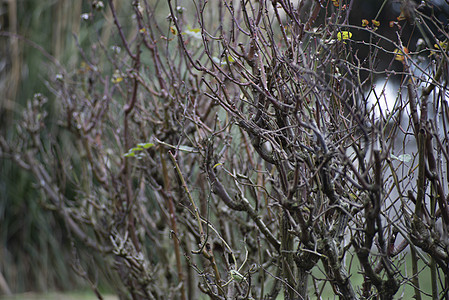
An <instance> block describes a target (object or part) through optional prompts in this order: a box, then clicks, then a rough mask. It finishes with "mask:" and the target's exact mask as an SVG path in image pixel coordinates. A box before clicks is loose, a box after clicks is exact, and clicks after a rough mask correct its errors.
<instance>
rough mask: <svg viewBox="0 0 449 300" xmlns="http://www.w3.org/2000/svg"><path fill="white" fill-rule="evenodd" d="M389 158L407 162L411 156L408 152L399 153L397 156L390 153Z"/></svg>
mask: <svg viewBox="0 0 449 300" xmlns="http://www.w3.org/2000/svg"><path fill="white" fill-rule="evenodd" d="M391 158H393V159H396V160H399V161H402V162H409V161H411V160H412V156H411V155H410V154H401V155H399V156H396V155H394V154H391Z"/></svg>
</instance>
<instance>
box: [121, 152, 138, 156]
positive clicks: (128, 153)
mask: <svg viewBox="0 0 449 300" xmlns="http://www.w3.org/2000/svg"><path fill="white" fill-rule="evenodd" d="M123 156H124V157H134V156H136V154H135V153H134V151H130V152H127V153H125V155H123Z"/></svg>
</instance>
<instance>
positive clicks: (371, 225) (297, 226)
mask: <svg viewBox="0 0 449 300" xmlns="http://www.w3.org/2000/svg"><path fill="white" fill-rule="evenodd" d="M97 2H98V1H97ZM337 2H338V1H335V3H337ZM167 3H168V6H167V7H166V8H164V7H158V6H155V5H152V4H150V3H149V2H147V1H140V2H138V1H135V2H133V7H134V19H133V20H132V22H133V26H129V25H128V26H127V27H128V28H127V29H125V28H124V26H123V24H124V22H125V21H124V20H122V19H121V18H120V16H119V15H118V14H119V12H118V11H116V10H115V8H114V6H113V1H109V6H108V7H107V9H108V10H109V9H110V10H111V12H112V14H111V15H112V18H113V20H114V23H115V33H116V35H117V38H118V39H119V40H120V43H119V44H117V45H115V46H114V47H113V48H108V47H107V45H103V44H101V43H97V44H95V45H93V46H92V48H91V49H81V48H80V51H81V54H82V56H83V59H84V63H83V64H82V65H81V66H80V67H79V69H78V70H74V71H73V72H62V71H61V73H59V74H58V75H57V76H56V80H55V81H54V82H53V83H52V87H53V89H54V92H55V95H56V96H57V97H56V98H57V100H58V102H59V106H60V107H59V109H60V119H59V120H58V128H57V130H54V129H53V130H49V128H50V127H49V124H47V123H46V121H45V105H44V103H45V101H44V100H45V98H44V97H43V96H41V95H37V96H36V97H35V99H33V100H32V101H31V102H30V105H29V106H28V108H27V109H26V111H25V112H24V118H23V122H22V123H21V124H20V126H19V131H18V143H19V148H17V147H14V148H13V147H12V145H11V144H10V143H9V142H7V141H5V140H4V139H3V138H2V139H1V140H0V141H1V149H2V152H1V154H2V156H5V157H9V158H11V159H13V160H14V161H15V162H17V163H18V164H19V165H20V166H21V167H23V168H25V169H27V170H29V171H30V172H31V173H32V174H33V175H34V176H35V178H36V182H37V183H38V185H39V188H40V189H41V190H42V191H43V192H44V193H45V195H46V196H47V199H48V201H47V202H46V203H43V205H44V206H45V207H47V208H49V209H52V210H54V211H55V213H57V214H59V215H60V216H61V217H62V218H63V219H64V220H65V222H66V225H67V230H68V232H70V234H71V235H73V238H74V241H76V242H77V243H80V242H81V243H83V244H84V245H86V246H88V247H89V248H91V249H92V250H94V251H98V252H100V253H102V254H103V255H104V258H105V260H104V263H105V264H107V266H108V268H109V272H111V273H114V272H115V274H116V275H118V277H119V278H120V279H116V280H117V289H118V291H119V293H120V295H121V297H123V298H128V297H131V298H133V299H166V298H180V299H187V298H189V299H197V298H198V297H200V296H199V294H200V293H204V294H206V295H208V296H209V297H210V298H211V299H234V298H238V299H255V298H258V299H275V298H276V297H277V296H278V295H279V294H280V293H283V295H284V298H285V299H308V298H309V297H312V295H313V297H317V298H319V297H322V296H323V291H324V290H328V291H332V292H333V293H334V294H335V295H338V296H340V297H341V298H342V299H360V298H364V299H365V298H366V299H368V298H373V297H378V298H381V299H392V298H393V296H394V295H401V294H402V293H404V289H401V286H413V288H414V289H415V296H416V297H417V298H419V297H421V295H422V296H424V295H428V294H431V295H432V296H433V297H434V298H435V299H437V298H439V297H444V295H447V293H448V286H449V281H448V280H449V278H448V276H449V274H448V264H449V248H448V247H449V242H448V240H449V239H448V235H447V231H448V225H449V211H448V207H447V205H448V188H447V186H448V185H447V182H448V178H447V174H448V173H447V166H448V163H447V162H448V157H447V155H448V154H447V153H448V144H447V143H448V142H447V141H448V130H447V128H446V126H447V121H448V117H449V115H448V105H447V89H446V77H445V75H443V74H444V73H445V72H446V69H447V61H448V60H447V50H448V46H447V43H446V44H444V43H441V46H439V48H438V49H434V45H432V44H425V45H424V46H423V47H424V48H423V49H425V50H427V51H430V49H431V48H432V50H431V51H432V55H431V56H430V58H429V59H428V60H424V61H423V62H421V63H419V56H418V54H419V53H418V52H410V53H408V52H407V51H406V50H405V46H404V43H405V41H402V40H401V29H402V27H403V26H404V22H406V21H402V20H399V21H396V20H393V21H394V22H393V23H392V29H391V30H396V31H397V35H396V38H395V39H388V38H385V37H384V36H383V35H382V34H381V33H380V32H377V31H376V27H377V26H378V25H376V22H372V21H369V23H368V24H363V25H364V26H362V24H357V25H350V24H348V16H349V11H350V8H351V3H352V2H351V3H346V4H345V3H339V6H334V5H333V3H332V2H329V3H328V2H325V1H311V2H310V3H306V1H299V2H298V3H296V4H291V3H288V2H286V1H272V2H268V1H262V0H260V1H241V2H240V1H219V2H218V1H217V2H214V3H213V2H212V1H211V2H204V1H198V2H194V3H193V5H192V6H191V7H187V6H185V7H184V6H181V5H184V4H181V3H179V5H178V4H175V3H174V1H168V2H167ZM306 4H307V5H306ZM160 5H161V4H160ZM164 9H165V10H164ZM156 10H157V11H158V13H161V12H162V11H165V12H167V13H168V18H167V19H166V20H165V21H163V22H160V23H157V21H156V18H155V12H156ZM413 12H414V13H417V15H416V18H417V20H418V21H417V23H418V25H417V26H421V28H423V27H425V26H426V24H429V23H428V22H429V21H431V22H432V24H433V25H434V26H436V27H437V28H440V27H441V25H440V23H438V21H437V20H436V19H434V18H433V16H430V17H429V16H425V15H421V14H420V13H419V12H417V11H416V10H414V11H413ZM93 13H95V12H93ZM319 13H321V14H324V19H323V20H322V21H320V22H318V21H317V18H318V17H319ZM424 18H427V19H426V20H427V23H426V22H421V21H420V20H424ZM126 22H131V21H129V20H127V21H126ZM164 22H165V23H164ZM424 29H425V28H424ZM361 31H363V32H365V33H368V34H369V36H370V40H369V41H362V40H357V36H356V32H361ZM424 31H425V30H424ZM441 32H444V31H443V30H442V31H441ZM429 34H430V32H429ZM433 38H434V37H433ZM428 40H429V41H430V40H431V39H428ZM380 42H382V43H388V44H389V45H390V46H394V47H393V48H394V49H396V51H395V52H391V51H387V50H385V49H384V48H382V46H379V45H380ZM359 44H368V45H369V46H370V47H371V49H372V51H371V52H370V55H369V56H368V57H358V56H357V55H356V50H357V47H358V45H359ZM118 49H121V51H120V52H119V51H118ZM422 51H424V50H422ZM383 52H388V53H389V54H390V55H392V56H391V57H392V61H391V63H392V62H393V61H394V60H395V61H397V62H400V63H401V64H402V70H401V71H400V72H399V71H382V72H380V74H376V73H377V72H376V71H375V69H374V68H373V67H372V66H374V65H376V62H377V60H379V59H384V57H385V56H383V55H382V53H383ZM362 72H369V73H370V76H368V77H366V76H364V75H361V73H362ZM395 74H402V77H403V78H402V80H401V84H400V86H399V87H397V88H396V94H395V95H394V97H396V101H395V104H394V106H389V107H388V110H387V109H386V107H385V105H384V104H383V102H384V101H390V100H389V99H386V96H385V93H384V91H385V88H384V89H383V90H380V94H379V90H377V89H376V88H375V86H374V83H375V80H376V78H378V77H379V76H383V77H385V78H387V81H386V83H388V78H389V77H390V76H393V75H395ZM369 99H374V101H372V100H369ZM370 101H371V103H370ZM62 133H64V134H67V133H68V134H69V135H68V138H67V136H65V135H62ZM59 136H61V137H62V136H65V137H66V138H65V139H64V140H58V137H59ZM72 148H73V149H75V150H73V149H72ZM69 149H72V150H71V151H68V150H69ZM77 243H75V244H77ZM409 252H410V253H411V254H410V255H411V257H412V267H413V268H412V273H411V274H410V273H408V272H406V266H405V265H404V264H405V263H406V260H405V258H404V257H405V256H406V255H407V253H409ZM419 260H420V261H423V262H425V266H424V268H423V269H419V268H418V261H419ZM357 272H359V273H360V274H361V275H362V277H363V282H362V284H361V285H359V283H357V282H356V280H354V278H355V277H356V273H357ZM423 272H430V276H431V282H432V286H431V289H430V290H429V289H427V290H426V289H421V287H420V284H419V279H420V278H421V277H422V274H423ZM79 273H82V271H80V272H79ZM85 276H86V277H87V278H89V275H88V274H87V275H85ZM90 280H92V286H93V287H94V288H95V280H94V279H92V278H91V279H90ZM329 287H331V289H329ZM97 293H98V295H99V297H100V298H101V295H100V293H99V292H98V291H97ZM446 297H447V296H446Z"/></svg>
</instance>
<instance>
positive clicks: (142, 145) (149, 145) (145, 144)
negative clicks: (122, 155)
mask: <svg viewBox="0 0 449 300" xmlns="http://www.w3.org/2000/svg"><path fill="white" fill-rule="evenodd" d="M153 146H154V144H153V143H139V144H137V147H139V148H143V149H148V148H151V147H153Z"/></svg>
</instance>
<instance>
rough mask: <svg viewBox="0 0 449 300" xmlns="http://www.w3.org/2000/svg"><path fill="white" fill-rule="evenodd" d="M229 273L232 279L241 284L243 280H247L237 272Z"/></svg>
mask: <svg viewBox="0 0 449 300" xmlns="http://www.w3.org/2000/svg"><path fill="white" fill-rule="evenodd" d="M229 273H230V274H231V277H232V279H234V280H235V281H237V282H241V281H242V280H243V279H245V276H243V275H242V274H240V273H239V272H238V271H236V270H231V271H229Z"/></svg>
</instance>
